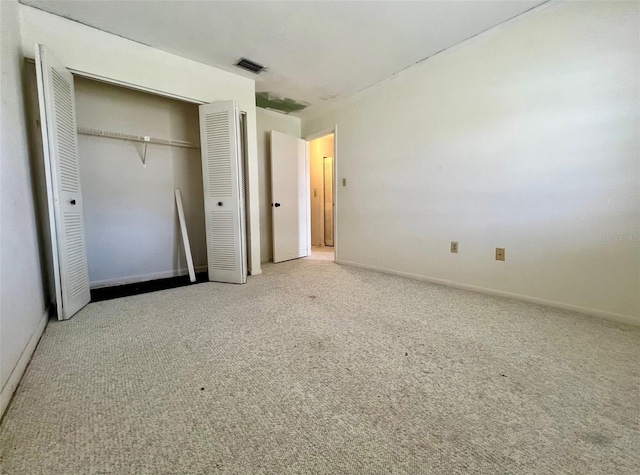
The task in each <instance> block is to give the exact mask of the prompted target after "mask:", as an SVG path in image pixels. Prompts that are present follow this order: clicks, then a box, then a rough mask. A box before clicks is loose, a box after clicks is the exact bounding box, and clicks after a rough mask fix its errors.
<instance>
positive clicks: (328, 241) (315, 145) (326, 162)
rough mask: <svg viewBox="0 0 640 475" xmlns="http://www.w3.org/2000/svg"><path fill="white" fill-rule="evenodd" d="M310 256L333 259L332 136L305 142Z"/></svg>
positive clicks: (333, 144)
mask: <svg viewBox="0 0 640 475" xmlns="http://www.w3.org/2000/svg"><path fill="white" fill-rule="evenodd" d="M308 154H309V183H310V187H309V188H310V189H309V192H310V195H311V196H310V208H311V209H310V218H311V219H310V221H311V246H312V248H311V257H312V258H314V259H319V258H321V259H322V260H335V255H334V254H335V253H334V242H335V189H334V184H335V170H334V168H335V167H334V165H335V160H334V155H335V135H334V132H330V133H328V134H326V135H322V136H320V137H318V138H315V139H313V140H309V141H308Z"/></svg>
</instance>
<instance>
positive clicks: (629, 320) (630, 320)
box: [336, 260, 640, 326]
mask: <svg viewBox="0 0 640 475" xmlns="http://www.w3.org/2000/svg"><path fill="white" fill-rule="evenodd" d="M336 264H341V265H346V266H352V267H359V268H361V269H368V270H372V271H376V272H381V273H383V274H391V275H397V276H399V277H406V278H409V279H414V280H422V281H424V282H431V283H432V284H439V285H446V286H447V287H454V288H456V289H461V290H468V291H470V292H477V293H481V294H488V295H494V296H496V297H504V298H509V299H514V300H521V301H523V302H529V303H535V304H538V305H544V306H546V307H553V308H559V309H561V310H568V311H570V312H576V313H583V314H585V315H590V316H593V317H599V318H604V319H606V320H610V321H613V322H617V323H626V324H629V325H635V326H640V318H638V317H633V316H631V315H624V314H621V313H613V312H605V311H603V310H597V309H593V308H586V307H580V306H578V305H572V304H568V303H564V302H557V301H555V300H546V299H541V298H538V297H530V296H528V295H522V294H514V293H512V292H504V291H502V290H496V289H489V288H486V287H479V286H477V285H471V284H462V283H459V282H454V281H451V280H446V279H437V278H434V277H427V276H424V275H420V274H412V273H410V272H401V271H395V270H391V269H383V268H381V267H375V266H369V265H365V264H359V263H357V262H351V261H343V260H336Z"/></svg>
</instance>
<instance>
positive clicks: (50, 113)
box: [36, 45, 91, 320]
mask: <svg viewBox="0 0 640 475" xmlns="http://www.w3.org/2000/svg"><path fill="white" fill-rule="evenodd" d="M36 71H37V75H38V100H39V103H40V118H41V120H40V122H41V128H42V142H43V149H44V160H45V169H46V176H47V194H48V199H49V213H50V216H49V219H50V221H51V223H52V224H51V234H52V236H51V242H52V247H53V249H52V251H53V252H52V254H53V255H54V259H53V260H54V263H53V268H54V274H55V276H54V280H55V281H56V294H57V295H56V305H57V307H58V320H66V319H68V318H71V317H72V316H73V315H74V314H75V313H77V312H78V310H80V309H81V308H82V307H84V306H85V305H86V304H88V303H89V301H90V300H91V294H90V290H89V271H88V268H87V253H86V246H85V241H84V221H83V216H82V193H81V188H80V170H79V164H78V140H77V128H76V110H75V95H74V88H73V76H72V75H71V73H70V72H69V71H68V70H67V69H66V68H65V67H64V66H62V65H61V64H60V63H59V62H58V61H57V60H56V58H55V57H54V56H52V54H51V52H49V51H47V50H46V49H45V47H44V46H42V45H37V46H36Z"/></svg>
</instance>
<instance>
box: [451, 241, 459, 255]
mask: <svg viewBox="0 0 640 475" xmlns="http://www.w3.org/2000/svg"><path fill="white" fill-rule="evenodd" d="M451 252H453V253H454V254H457V253H458V242H457V241H451Z"/></svg>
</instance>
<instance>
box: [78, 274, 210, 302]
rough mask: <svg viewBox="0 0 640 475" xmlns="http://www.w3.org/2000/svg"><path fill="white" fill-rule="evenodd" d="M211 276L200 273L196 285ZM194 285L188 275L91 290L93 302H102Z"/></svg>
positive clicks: (197, 275)
mask: <svg viewBox="0 0 640 475" xmlns="http://www.w3.org/2000/svg"><path fill="white" fill-rule="evenodd" d="M208 281H209V275H208V274H207V272H198V273H197V274H196V281H195V282H194V284H201V283H202V282H208ZM186 285H192V284H191V282H189V276H188V275H181V276H178V277H169V278H167V279H157V280H148V281H146V282H137V283H135V284H126V285H115V286H113V287H102V288H99V289H91V301H92V302H100V301H102V300H111V299H118V298H120V297H129V296H131V295H139V294H146V293H149V292H156V291H158V290H166V289H174V288H176V287H184V286H186Z"/></svg>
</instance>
